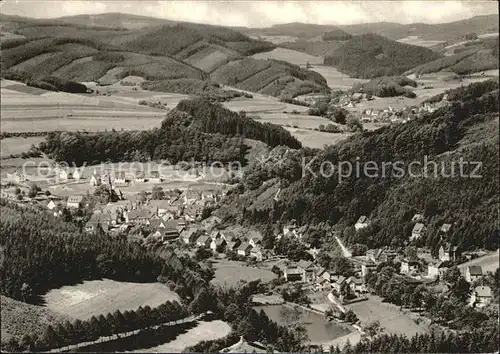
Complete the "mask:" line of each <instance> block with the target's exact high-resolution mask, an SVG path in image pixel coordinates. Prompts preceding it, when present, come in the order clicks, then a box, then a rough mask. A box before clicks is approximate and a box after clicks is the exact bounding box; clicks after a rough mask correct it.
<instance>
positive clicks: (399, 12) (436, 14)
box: [0, 0, 498, 27]
mask: <svg viewBox="0 0 500 354" xmlns="http://www.w3.org/2000/svg"><path fill="white" fill-rule="evenodd" d="M0 12H1V13H3V14H8V15H19V16H26V17H36V18H54V17H61V16H71V15H79V14H100V13H106V12H122V13H130V14H136V15H143V16H152V17H160V18H166V19H170V20H177V21H189V22H199V23H208V24H218V25H226V26H246V27H268V26H271V25H274V24H279V23H289V22H304V23H316V24H342V25H345V24H356V23H368V22H381V21H385V22H399V23H415V22H423V23H442V22H452V21H456V20H461V19H465V18H470V17H472V16H476V15H488V14H498V3H497V2H496V1H432V0H426V1H417V0H410V1H375V0H365V1H311V0H309V1H306V0H304V1H283V0H282V1H238V0H235V1H217V0H211V1H204V0H198V1H171V0H162V1H150V0H142V1H121V0H105V1H93V0H81V1H79V0H76V1H75V0H2V1H1V2H0Z"/></svg>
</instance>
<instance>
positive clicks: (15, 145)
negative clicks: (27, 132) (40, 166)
mask: <svg viewBox="0 0 500 354" xmlns="http://www.w3.org/2000/svg"><path fill="white" fill-rule="evenodd" d="M43 140H44V138H43V137H40V136H33V137H27V138H5V139H2V140H1V141H0V151H1V152H0V157H1V158H2V159H3V158H6V157H9V156H10V155H18V154H20V153H22V152H26V151H28V150H29V149H30V147H31V145H35V146H37V145H38V144H39V143H40V142H42V141H43Z"/></svg>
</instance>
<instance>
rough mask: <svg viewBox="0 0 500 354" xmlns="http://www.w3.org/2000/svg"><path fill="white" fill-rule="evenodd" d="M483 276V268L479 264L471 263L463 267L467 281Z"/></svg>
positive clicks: (471, 281) (470, 281)
mask: <svg viewBox="0 0 500 354" xmlns="http://www.w3.org/2000/svg"><path fill="white" fill-rule="evenodd" d="M482 276H483V268H482V267H481V266H479V265H472V266H468V267H467V268H465V280H467V281H468V282H469V283H473V282H474V281H476V280H478V279H480V278H481V277H482Z"/></svg>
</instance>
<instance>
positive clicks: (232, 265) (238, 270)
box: [212, 260, 276, 286]
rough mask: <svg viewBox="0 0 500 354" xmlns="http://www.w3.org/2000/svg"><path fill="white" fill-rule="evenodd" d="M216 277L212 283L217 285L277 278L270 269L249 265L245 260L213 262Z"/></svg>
mask: <svg viewBox="0 0 500 354" xmlns="http://www.w3.org/2000/svg"><path fill="white" fill-rule="evenodd" d="M213 266H214V269H215V278H214V279H212V283H213V284H215V285H228V286H232V285H237V284H238V283H239V282H240V281H247V282H248V281H253V280H258V279H260V280H262V281H263V282H267V281H271V280H273V279H275V278H276V274H274V273H273V272H271V271H270V270H268V269H261V268H256V267H249V266H247V265H246V264H245V263H243V262H235V261H227V260H219V261H217V262H215V263H214V264H213Z"/></svg>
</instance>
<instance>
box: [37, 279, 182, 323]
mask: <svg viewBox="0 0 500 354" xmlns="http://www.w3.org/2000/svg"><path fill="white" fill-rule="evenodd" d="M44 299H45V302H46V304H47V307H48V308H49V309H50V310H52V311H54V312H56V313H61V314H63V315H66V316H69V317H72V318H77V319H81V320H86V319H88V318H90V317H92V316H97V315H101V314H104V315H106V314H107V313H108V312H111V313H112V312H114V311H116V310H120V311H125V310H135V309H137V308H138V307H139V306H145V305H149V306H150V307H157V306H159V305H161V304H162V303H164V302H166V301H179V297H178V295H177V294H176V293H174V292H173V291H171V290H170V289H169V288H168V287H167V286H166V285H164V284H160V283H148V284H141V283H129V282H117V281H114V280H109V279H104V280H93V281H85V282H83V283H81V284H77V285H72V286H63V287H62V288H59V289H53V290H51V291H49V292H48V293H47V294H46V295H45V297H44Z"/></svg>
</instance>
